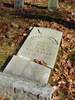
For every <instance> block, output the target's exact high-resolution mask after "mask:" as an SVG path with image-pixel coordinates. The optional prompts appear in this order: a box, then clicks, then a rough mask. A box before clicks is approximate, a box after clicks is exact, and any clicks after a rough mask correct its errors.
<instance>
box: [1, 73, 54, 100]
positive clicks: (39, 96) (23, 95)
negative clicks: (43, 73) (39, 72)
mask: <svg viewBox="0 0 75 100" xmlns="http://www.w3.org/2000/svg"><path fill="white" fill-rule="evenodd" d="M53 91H54V89H53V88H52V87H51V86H50V85H43V84H39V83H38V82H36V81H31V80H28V79H26V78H21V77H17V76H14V75H13V76H12V75H10V74H5V73H0V96H6V97H9V98H10V100H51V96H52V93H53Z"/></svg>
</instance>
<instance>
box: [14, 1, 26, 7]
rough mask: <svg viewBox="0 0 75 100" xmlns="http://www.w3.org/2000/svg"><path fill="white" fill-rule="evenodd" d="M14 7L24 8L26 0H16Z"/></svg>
mask: <svg viewBox="0 0 75 100" xmlns="http://www.w3.org/2000/svg"><path fill="white" fill-rule="evenodd" d="M14 7H15V9H19V8H23V7H24V0H15V4H14Z"/></svg>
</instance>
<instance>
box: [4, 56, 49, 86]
mask: <svg viewBox="0 0 75 100" xmlns="http://www.w3.org/2000/svg"><path fill="white" fill-rule="evenodd" d="M4 72H5V73H10V74H14V75H19V76H22V77H26V78H28V79H31V80H34V81H38V82H39V83H43V84H45V83H48V79H49V76H50V72H51V69H49V68H47V67H45V66H42V65H39V64H37V63H35V62H31V61H29V60H28V59H26V58H24V57H19V56H13V58H12V59H11V61H10V62H9V64H8V65H7V66H6V68H5V70H4Z"/></svg>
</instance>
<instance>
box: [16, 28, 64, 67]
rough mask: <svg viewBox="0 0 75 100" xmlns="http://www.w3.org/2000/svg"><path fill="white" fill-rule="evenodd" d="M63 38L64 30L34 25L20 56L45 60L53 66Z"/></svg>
mask: <svg viewBox="0 0 75 100" xmlns="http://www.w3.org/2000/svg"><path fill="white" fill-rule="evenodd" d="M61 38H62V32H60V31H57V30H54V29H50V28H40V27H34V28H33V30H32V31H31V33H30V35H29V36H28V38H27V40H26V41H25V42H24V44H23V45H22V47H21V49H20V50H19V52H18V54H17V55H18V56H23V57H27V58H29V59H31V60H32V61H33V60H34V59H37V60H40V61H44V62H45V63H46V64H47V66H48V67H49V68H53V67H54V64H55V61H56V57H57V53H58V50H59V46H60V41H61Z"/></svg>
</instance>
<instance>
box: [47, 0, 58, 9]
mask: <svg viewBox="0 0 75 100" xmlns="http://www.w3.org/2000/svg"><path fill="white" fill-rule="evenodd" d="M58 7H59V6H58V0H48V10H49V11H54V10H56V9H58Z"/></svg>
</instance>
